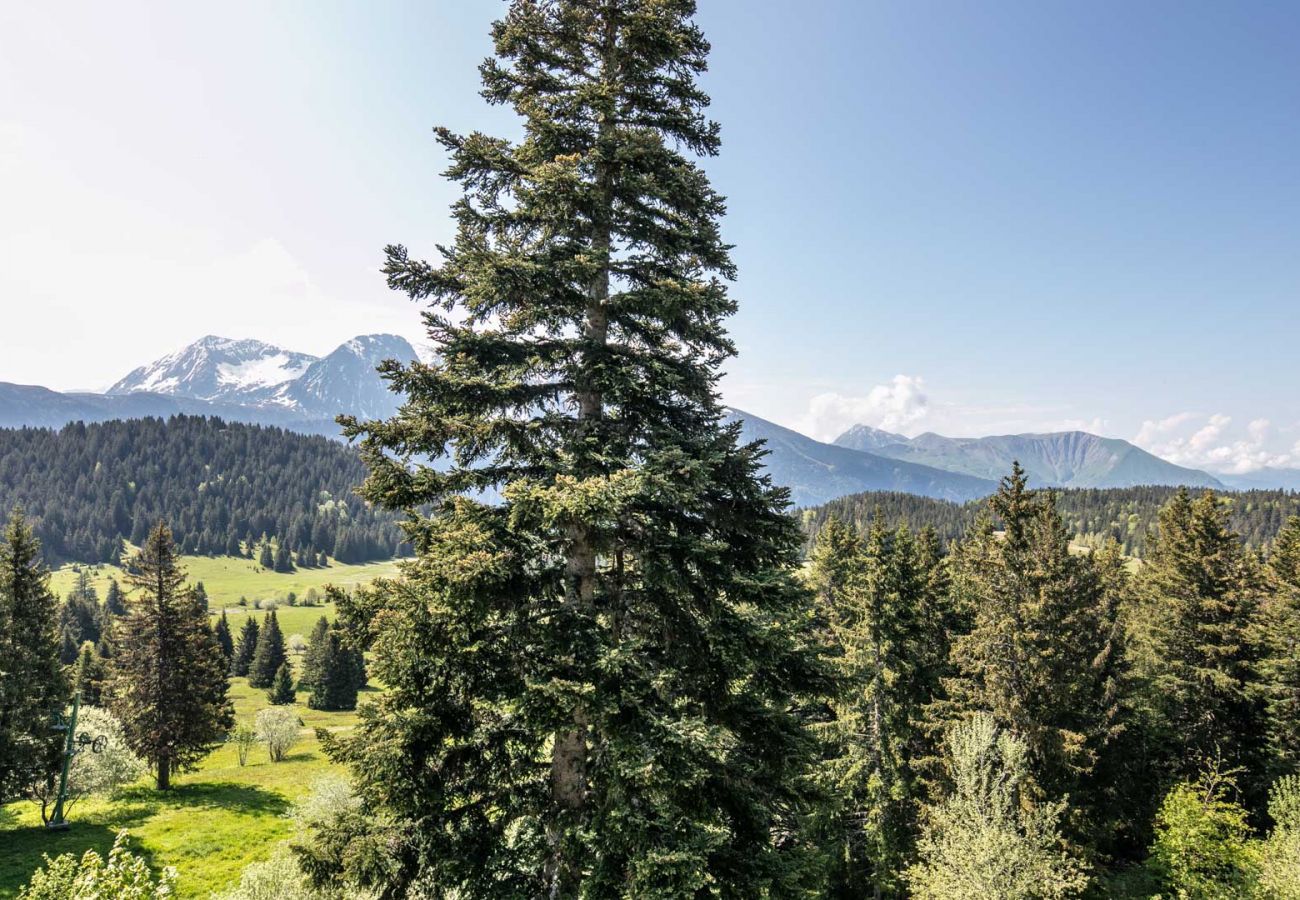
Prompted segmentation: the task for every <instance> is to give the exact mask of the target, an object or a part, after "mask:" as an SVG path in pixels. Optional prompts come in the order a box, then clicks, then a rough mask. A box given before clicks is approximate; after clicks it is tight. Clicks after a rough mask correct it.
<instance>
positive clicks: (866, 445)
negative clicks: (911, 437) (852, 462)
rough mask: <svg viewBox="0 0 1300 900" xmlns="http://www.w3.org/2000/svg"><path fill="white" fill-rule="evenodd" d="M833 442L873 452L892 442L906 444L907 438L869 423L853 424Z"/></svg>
mask: <svg viewBox="0 0 1300 900" xmlns="http://www.w3.org/2000/svg"><path fill="white" fill-rule="evenodd" d="M835 443H836V444H838V445H839V446H841V447H848V448H849V449H851V450H863V451H865V452H867V453H874V452H875V451H877V450H880V449H882V448H884V447H889V446H891V445H893V444H906V443H907V438H906V437H904V436H903V435H901V434H894V433H893V432H892V431H882V430H881V429H879V428H872V427H871V426H870V425H854V426H853V427H852V428H850V429H849V430H848V431H846V432H844V433H843V434H842V435H840V436H839V437H837V438H836V439H835Z"/></svg>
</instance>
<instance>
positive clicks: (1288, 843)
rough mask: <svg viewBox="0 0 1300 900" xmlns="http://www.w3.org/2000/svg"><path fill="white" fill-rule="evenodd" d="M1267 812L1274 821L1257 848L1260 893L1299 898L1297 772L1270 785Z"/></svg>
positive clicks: (1274, 899)
mask: <svg viewBox="0 0 1300 900" xmlns="http://www.w3.org/2000/svg"><path fill="white" fill-rule="evenodd" d="M1268 813H1269V815H1270V816H1272V817H1273V823H1274V824H1273V833H1272V834H1270V835H1269V836H1268V840H1266V841H1264V844H1263V847H1262V848H1261V852H1260V865H1259V887H1260V893H1261V894H1262V895H1263V896H1264V897H1267V898H1269V900H1300V776H1297V775H1288V776H1287V777H1285V778H1282V779H1279V780H1278V782H1277V784H1275V785H1273V789H1272V790H1271V791H1269V803H1268Z"/></svg>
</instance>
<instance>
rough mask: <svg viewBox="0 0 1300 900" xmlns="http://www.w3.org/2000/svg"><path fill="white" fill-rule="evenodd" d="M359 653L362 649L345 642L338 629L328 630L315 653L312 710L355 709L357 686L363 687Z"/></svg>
mask: <svg viewBox="0 0 1300 900" xmlns="http://www.w3.org/2000/svg"><path fill="white" fill-rule="evenodd" d="M360 656H361V654H360V652H359V651H356V650H353V649H352V648H351V647H350V646H348V645H347V644H345V643H344V641H343V639H342V636H341V634H340V633H339V631H338V629H336V628H331V629H329V630H327V631H326V632H325V635H324V637H323V638H322V639H321V645H320V648H319V651H318V653H317V656H316V660H315V664H316V673H315V676H314V677H313V679H312V689H311V696H310V697H309V698H308V700H307V705H308V706H309V707H311V708H312V709H326V710H341V709H355V708H356V705H357V689H358V688H359V687H360V686H361V685H360V683H359V677H358V664H360V665H361V666H364V665H365V661H364V660H363V659H360V658H359V657H360Z"/></svg>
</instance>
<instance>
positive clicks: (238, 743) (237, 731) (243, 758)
mask: <svg viewBox="0 0 1300 900" xmlns="http://www.w3.org/2000/svg"><path fill="white" fill-rule="evenodd" d="M226 740H227V741H229V742H230V743H232V744H234V745H235V756H236V758H237V759H238V760H239V764H240V765H241V766H246V765H248V755H249V753H251V752H252V750H253V748H254V747H256V746H257V743H258V741H259V740H260V739H259V738H258V736H257V731H255V730H254V728H253V726H252V725H249V724H248V723H247V722H240V723H239V724H238V725H236V726H235V727H234V728H232V729H231V730H230V734H228V735H226Z"/></svg>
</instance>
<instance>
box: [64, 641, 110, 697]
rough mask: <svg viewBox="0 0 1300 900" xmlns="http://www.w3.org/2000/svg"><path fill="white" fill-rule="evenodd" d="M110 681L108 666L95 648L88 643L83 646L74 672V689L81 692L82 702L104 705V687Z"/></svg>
mask: <svg viewBox="0 0 1300 900" xmlns="http://www.w3.org/2000/svg"><path fill="white" fill-rule="evenodd" d="M107 681H108V666H107V665H106V664H105V661H104V659H103V657H101V656H100V655H99V653H98V652H97V651H96V649H95V646H94V645H93V644H91V643H90V641H86V643H84V644H82V645H81V654H80V656H78V658H77V664H76V667H75V669H74V672H73V678H72V682H73V687H74V688H75V689H76V690H78V691H81V702H82V703H87V704H89V705H91V706H100V705H102V702H103V699H104V687H105V685H106V683H107Z"/></svg>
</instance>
